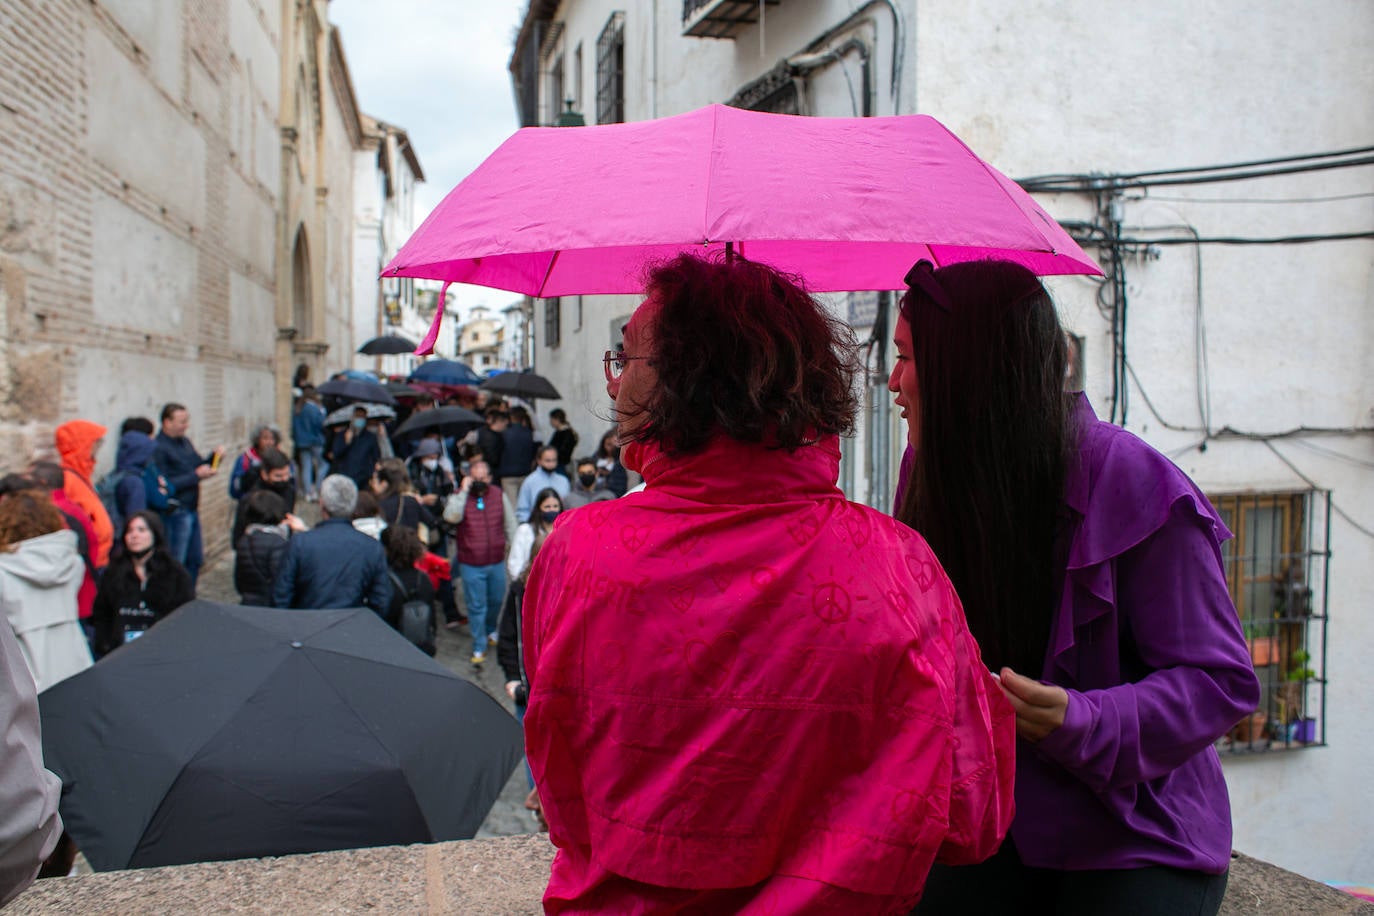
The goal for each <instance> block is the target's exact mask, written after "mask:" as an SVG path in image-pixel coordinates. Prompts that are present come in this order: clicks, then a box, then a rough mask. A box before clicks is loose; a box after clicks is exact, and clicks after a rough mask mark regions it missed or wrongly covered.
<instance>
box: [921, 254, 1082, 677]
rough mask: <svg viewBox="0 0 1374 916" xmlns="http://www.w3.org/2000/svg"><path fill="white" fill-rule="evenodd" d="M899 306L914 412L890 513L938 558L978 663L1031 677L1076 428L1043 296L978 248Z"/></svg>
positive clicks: (1048, 613) (1052, 594) (1023, 274)
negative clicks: (908, 455) (899, 497)
mask: <svg viewBox="0 0 1374 916" xmlns="http://www.w3.org/2000/svg"><path fill="white" fill-rule="evenodd" d="M909 276H910V275H909ZM901 315H902V317H903V318H904V319H906V321H907V322H909V323H910V325H911V338H912V354H911V356H912V359H913V360H914V361H915V369H916V378H917V385H918V387H919V400H920V405H919V411H920V415H919V417H918V418H916V420H917V422H918V423H919V424H920V425H919V430H918V436H917V443H918V446H917V454H916V463H915V467H914V468H913V471H912V475H911V478H910V480H908V481H907V486H906V494H905V498H904V499H903V502H902V505H901V506H900V508H899V509H898V513H897V517H898V518H899V519H900V520H901V521H903V522H905V523H906V524H908V525H910V526H912V527H913V528H915V529H916V530H917V531H919V532H920V533H921V534H922V536H924V537H925V539H926V540H927V542H929V544H930V546H931V548H932V549H933V550H934V551H935V555H936V556H937V557H938V558H939V559H940V562H941V564H942V565H943V566H944V568H945V571H946V572H947V573H948V574H949V577H950V580H951V581H952V582H953V583H954V588H955V590H956V591H957V592H958V593H959V598H960V600H961V601H962V602H963V604H964V613H965V615H966V616H967V618H968V624H969V629H970V631H971V632H972V633H973V635H974V637H975V638H976V639H977V640H978V643H979V645H980V647H981V648H982V652H983V659H984V661H985V662H986V663H987V664H988V666H989V667H990V668H992V670H994V671H996V670H998V669H999V668H1000V667H1001V666H1003V665H1009V666H1011V667H1013V668H1015V669H1016V670H1017V671H1019V672H1021V673H1023V674H1026V675H1028V676H1030V677H1038V676H1039V675H1040V672H1041V668H1042V666H1043V664H1044V655H1045V649H1046V645H1047V643H1048V641H1049V631H1050V621H1051V620H1052V618H1053V614H1054V604H1055V601H1056V600H1057V595H1058V591H1059V582H1060V581H1061V580H1062V576H1063V561H1062V559H1056V556H1055V538H1056V534H1057V532H1058V519H1059V516H1060V512H1061V505H1062V503H1063V494H1064V479H1065V466H1066V463H1067V461H1068V457H1069V455H1070V454H1071V452H1072V448H1073V444H1074V440H1075V434H1074V431H1073V430H1072V429H1071V422H1072V415H1073V414H1072V402H1071V400H1070V396H1069V395H1068V394H1066V393H1065V391H1064V368H1065V363H1066V360H1067V347H1066V344H1065V339H1064V333H1063V329H1062V328H1061V327H1060V324H1059V319H1058V317H1057V316H1056V315H1055V311H1054V303H1053V302H1052V301H1051V300H1050V297H1049V294H1048V293H1047V292H1046V291H1045V288H1044V287H1043V286H1042V285H1041V284H1040V281H1039V280H1038V279H1037V278H1036V276H1035V275H1034V274H1033V273H1031V271H1029V270H1027V269H1026V268H1024V267H1022V266H1020V265H1018V264H1013V263H1010V262H1007V261H977V262H970V263H965V264H955V265H951V266H949V267H943V268H941V269H939V270H936V271H933V272H930V271H927V272H926V274H925V277H924V278H922V279H921V280H920V281H919V282H917V281H913V282H912V286H911V288H910V290H909V291H908V292H907V294H906V295H905V296H904V297H903V298H902V303H901Z"/></svg>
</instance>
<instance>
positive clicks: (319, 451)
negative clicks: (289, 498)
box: [296, 445, 329, 496]
mask: <svg viewBox="0 0 1374 916" xmlns="http://www.w3.org/2000/svg"><path fill="white" fill-rule="evenodd" d="M296 460H297V461H299V462H300V465H301V491H302V492H303V493H305V495H306V496H317V495H319V492H320V481H321V480H324V475H325V474H326V473H328V471H329V465H327V464H325V461H324V446H323V445H306V446H303V447H301V448H297V449H296Z"/></svg>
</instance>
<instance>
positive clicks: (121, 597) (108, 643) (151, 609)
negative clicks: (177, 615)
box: [91, 510, 196, 655]
mask: <svg viewBox="0 0 1374 916" xmlns="http://www.w3.org/2000/svg"><path fill="white" fill-rule="evenodd" d="M119 539H120V543H122V544H123V545H124V550H123V551H122V552H121V553H120V554H119V556H117V557H116V558H115V559H113V560H111V561H110V565H109V567H108V568H107V569H106V570H105V575H103V576H101V578H100V588H99V589H98V590H97V591H96V593H95V607H94V608H93V610H92V614H91V616H92V617H93V618H94V619H95V640H96V647H97V649H98V650H99V652H100V654H101V655H105V654H107V653H109V652H112V651H114V650H115V649H118V648H119V647H120V646H122V645H124V644H125V643H129V642H133V641H134V640H135V639H137V638H139V637H140V636H142V635H143V634H144V633H146V632H147V631H148V630H149V629H151V628H152V627H153V626H154V625H155V624H156V623H157V622H158V621H159V620H161V619H162V618H164V617H166V616H167V615H168V614H170V613H172V611H175V610H176V609H177V608H179V607H181V606H182V605H183V604H185V603H186V602H188V601H192V600H194V599H195V597H196V588H195V585H194V584H193V583H192V582H191V575H190V573H188V572H187V571H186V567H184V566H182V565H181V564H180V563H178V562H177V561H176V559H175V558H174V557H173V556H172V554H171V553H170V552H169V551H168V549H167V535H166V533H165V532H164V531H163V528H162V519H160V518H158V517H157V513H155V512H148V511H146V510H145V511H142V512H135V513H134V514H133V515H131V516H129V518H128V519H127V520H126V521H125V522H124V530H123V531H122V532H120V536H119Z"/></svg>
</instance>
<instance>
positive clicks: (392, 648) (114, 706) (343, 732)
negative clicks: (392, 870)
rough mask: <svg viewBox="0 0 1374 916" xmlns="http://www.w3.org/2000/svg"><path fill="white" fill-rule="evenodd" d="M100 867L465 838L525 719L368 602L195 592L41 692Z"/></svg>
mask: <svg viewBox="0 0 1374 916" xmlns="http://www.w3.org/2000/svg"><path fill="white" fill-rule="evenodd" d="M39 708H40V710H41V714H42V718H43V758H44V762H45V764H46V766H47V767H48V768H49V769H51V770H52V771H53V772H55V773H57V774H58V776H60V777H61V778H62V782H63V794H62V801H61V806H60V810H61V814H62V820H63V822H64V823H65V825H66V827H67V829H68V831H70V832H71V835H72V837H73V838H74V839H75V840H76V843H77V845H78V846H79V847H80V848H81V850H82V851H83V852H84V853H85V854H86V857H87V858H88V859H89V860H90V862H91V865H92V866H93V867H94V868H96V869H97V870H101V871H103V870H107V869H113V868H126V867H146V866H154V865H177V864H185V863H189V862H203V861H214V860H219V859H234V858H248V857H257V856H268V855H287V854H292V853H301V852H316V851H324V850H330V849H348V848H358V847H364V846H378V845H384V844H398V843H416V842H432V841H437V840H449V839H466V838H470V837H471V836H472V835H473V834H474V833H475V832H476V830H477V828H478V826H479V825H480V824H481V822H482V821H483V819H484V818H485V817H486V814H487V812H488V810H490V808H491V805H492V802H493V801H495V799H496V797H497V796H498V795H499V794H500V792H501V789H502V787H503V786H504V785H505V782H506V780H507V779H508V778H509V776H510V774H511V772H512V771H513V770H514V769H515V766H516V765H517V764H518V763H519V760H520V754H521V744H522V742H521V733H520V726H519V725H518V724H517V723H516V722H515V720H514V719H513V718H512V717H511V716H510V715H509V714H508V713H506V711H505V710H503V709H502V708H501V706H500V705H499V704H498V703H497V702H496V701H495V700H493V699H491V698H490V697H489V696H487V695H486V694H485V693H484V692H483V691H482V690H481V689H480V688H478V687H477V686H475V685H474V684H472V683H470V682H468V681H465V680H463V679H462V678H459V677H458V676H456V675H454V674H452V673H451V672H449V671H448V670H446V669H444V668H443V667H442V666H440V665H438V664H436V663H435V662H434V661H433V660H432V659H430V658H429V657H428V656H426V655H425V654H424V653H423V652H420V651H418V650H417V649H416V648H415V647H414V646H412V645H411V644H410V643H408V642H407V641H406V640H405V639H404V638H403V637H401V636H400V634H398V633H396V632H395V631H394V630H392V629H391V628H390V627H388V626H387V625H386V624H385V623H383V622H382V620H381V619H380V618H379V617H378V616H377V615H376V614H374V613H373V612H371V611H369V610H365V609H361V608H352V609H347V610H337V611H281V610H276V609H272V608H256V607H241V606H238V605H221V604H214V603H212V602H208V601H195V602H192V603H190V604H188V605H186V606H184V607H183V608H181V609H180V610H179V611H177V612H175V613H174V614H172V615H171V616H169V617H168V618H167V619H166V620H164V621H163V622H161V623H159V624H158V625H157V626H156V627H155V628H153V629H152V630H149V631H148V635H146V636H144V637H143V638H142V639H140V640H138V641H137V642H134V643H130V644H129V645H127V646H125V647H123V648H121V649H119V650H118V651H117V652H115V653H113V654H112V655H110V656H109V657H108V658H105V659H103V660H101V662H100V664H98V665H96V666H95V667H93V668H89V669H87V670H86V671H84V672H82V673H81V674H79V675H76V676H75V677H71V678H68V679H67V680H65V681H62V682H61V683H60V684H57V685H55V686H53V687H52V688H51V689H49V690H47V691H45V692H44V693H43V695H42V697H41V699H40V701H39Z"/></svg>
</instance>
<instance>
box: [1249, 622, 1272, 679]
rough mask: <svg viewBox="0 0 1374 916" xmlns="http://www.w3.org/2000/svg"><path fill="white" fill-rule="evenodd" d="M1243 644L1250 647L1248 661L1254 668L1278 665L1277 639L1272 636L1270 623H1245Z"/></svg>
mask: <svg viewBox="0 0 1374 916" xmlns="http://www.w3.org/2000/svg"><path fill="white" fill-rule="evenodd" d="M1245 642H1246V644H1247V645H1249V647H1250V661H1251V663H1252V664H1253V665H1254V666H1255V667H1256V668H1262V667H1264V666H1265V665H1274V664H1277V663H1278V660H1279V638H1278V636H1276V635H1275V634H1274V624H1273V622H1272V621H1267V622H1264V623H1247V624H1246V625H1245Z"/></svg>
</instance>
